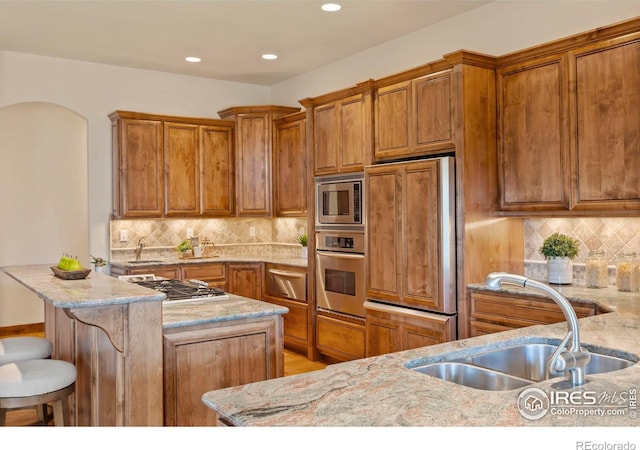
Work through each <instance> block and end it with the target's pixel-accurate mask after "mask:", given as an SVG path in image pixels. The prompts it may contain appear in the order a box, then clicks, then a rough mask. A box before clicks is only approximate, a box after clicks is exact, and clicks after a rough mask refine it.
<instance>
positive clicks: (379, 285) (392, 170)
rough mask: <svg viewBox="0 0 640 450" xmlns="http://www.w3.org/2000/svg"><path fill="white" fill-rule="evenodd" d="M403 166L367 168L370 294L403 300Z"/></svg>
mask: <svg viewBox="0 0 640 450" xmlns="http://www.w3.org/2000/svg"><path fill="white" fill-rule="evenodd" d="M399 174H400V168H399V166H397V165H393V166H388V165H381V166H372V167H367V168H366V169H365V189H366V197H365V198H366V199H367V203H366V205H367V211H366V214H367V268H366V271H367V276H366V277H367V282H366V283H367V297H373V298H377V299H379V300H389V301H393V302H400V301H401V296H402V291H401V286H402V281H401V280H402V279H401V276H402V256H401V253H400V252H401V249H402V246H401V244H400V239H401V235H400V232H401V222H400V221H401V211H402V194H401V191H400V189H401V184H400V175H399Z"/></svg>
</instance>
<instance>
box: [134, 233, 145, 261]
mask: <svg viewBox="0 0 640 450" xmlns="http://www.w3.org/2000/svg"><path fill="white" fill-rule="evenodd" d="M143 248H144V237H141V238H140V239H138V246H137V247H136V261H140V256H141V255H142V249H143Z"/></svg>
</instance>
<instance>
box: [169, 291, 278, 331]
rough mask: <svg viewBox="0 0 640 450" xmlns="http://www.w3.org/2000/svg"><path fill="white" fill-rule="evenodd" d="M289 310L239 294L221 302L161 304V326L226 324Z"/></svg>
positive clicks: (202, 301)
mask: <svg viewBox="0 0 640 450" xmlns="http://www.w3.org/2000/svg"><path fill="white" fill-rule="evenodd" d="M287 312H289V308H287V307H284V306H279V305H273V304H271V303H267V302H263V301H260V300H253V299H250V298H247V297H242V296H239V295H234V294H229V298H228V299H225V300H199V301H190V302H164V303H163V305H162V326H163V328H164V329H168V328H179V327H185V326H191V325H202V324H206V323H217V322H228V321H232V320H240V319H251V318H256V317H267V316H273V315H279V314H286V313H287Z"/></svg>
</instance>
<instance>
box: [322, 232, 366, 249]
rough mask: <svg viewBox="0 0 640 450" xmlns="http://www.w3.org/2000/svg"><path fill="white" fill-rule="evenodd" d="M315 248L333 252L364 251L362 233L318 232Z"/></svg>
mask: <svg viewBox="0 0 640 450" xmlns="http://www.w3.org/2000/svg"><path fill="white" fill-rule="evenodd" d="M316 248H317V249H318V250H324V251H333V252H347V253H364V233H353V232H340V231H337V232H324V231H323V232H318V233H316Z"/></svg>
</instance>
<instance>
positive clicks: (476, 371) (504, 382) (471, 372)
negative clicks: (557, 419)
mask: <svg viewBox="0 0 640 450" xmlns="http://www.w3.org/2000/svg"><path fill="white" fill-rule="evenodd" d="M413 370H415V371H416V372H420V373H424V374H426V375H431V376H432V377H436V378H440V379H442V380H445V381H451V382H452V383H457V384H461V385H463V386H467V387H471V388H474V389H483V390H485V391H508V390H511V389H517V388H520V387H523V386H526V385H528V384H531V383H532V382H531V381H528V380H523V379H522V378H517V377H514V376H511V375H507V374H504V373H500V372H496V371H495V370H490V369H485V368H482V367H477V366H473V365H471V364H464V363H460V362H442V363H435V364H428V365H426V366H421V367H416V368H415V369H413Z"/></svg>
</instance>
